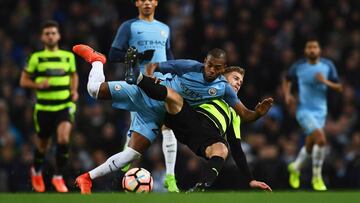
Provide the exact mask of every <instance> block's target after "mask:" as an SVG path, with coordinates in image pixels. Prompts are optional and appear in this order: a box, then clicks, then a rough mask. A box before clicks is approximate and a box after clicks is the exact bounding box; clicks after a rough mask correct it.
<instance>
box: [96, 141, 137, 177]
mask: <svg viewBox="0 0 360 203" xmlns="http://www.w3.org/2000/svg"><path fill="white" fill-rule="evenodd" d="M140 157H141V154H140V153H139V152H137V151H136V150H134V149H132V148H130V147H127V148H125V149H124V151H122V152H119V153H117V154H115V155H113V156H111V157H110V158H108V159H107V160H106V161H105V163H103V164H101V165H100V166H98V167H96V168H94V169H93V170H91V171H90V172H89V174H90V178H91V179H94V178H98V177H101V176H104V175H106V174H108V173H110V172H113V171H117V170H119V169H121V168H122V167H123V166H125V165H126V164H128V163H130V162H132V161H134V160H136V159H138V158H140Z"/></svg>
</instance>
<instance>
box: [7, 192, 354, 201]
mask: <svg viewBox="0 0 360 203" xmlns="http://www.w3.org/2000/svg"><path fill="white" fill-rule="evenodd" d="M26 202H29V203H45V202H46V203H82V202H86V203H98V202H99V203H100V202H101V203H117V202H119V203H128V202H129V203H145V202H146V203H149V202H154V203H161V202H166V203H178V202H179V203H180V202H181V203H187V202H189V203H190V202H191V203H229V202H245V203H257V202H259V203H267V202H274V203H275V202H276V203H312V202H314V203H325V202H326V203H352V202H354V203H355V202H357V203H359V202H360V191H351V192H350V191H346V192H344V191H341V192H304V191H302V192H273V193H265V192H214V193H212V192H206V193H192V194H185V193H181V194H166V193H163V194H160V193H152V194H130V193H94V194H92V195H80V194H77V193H69V194H58V193H44V194H35V193H0V203H26Z"/></svg>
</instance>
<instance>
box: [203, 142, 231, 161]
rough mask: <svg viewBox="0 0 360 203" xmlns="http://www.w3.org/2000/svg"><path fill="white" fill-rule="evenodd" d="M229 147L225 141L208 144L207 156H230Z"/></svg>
mask: <svg viewBox="0 0 360 203" xmlns="http://www.w3.org/2000/svg"><path fill="white" fill-rule="evenodd" d="M228 153H229V151H228V148H227V147H226V146H225V144H224V143H221V142H218V143H215V144H212V145H211V146H208V147H207V148H206V150H205V154H206V157H207V158H211V157H213V156H220V157H222V158H224V159H226V157H227V156H228Z"/></svg>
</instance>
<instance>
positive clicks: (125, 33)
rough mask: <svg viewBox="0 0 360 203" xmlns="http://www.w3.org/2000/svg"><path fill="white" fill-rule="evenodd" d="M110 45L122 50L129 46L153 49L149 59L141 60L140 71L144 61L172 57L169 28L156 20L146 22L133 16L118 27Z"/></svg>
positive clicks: (142, 49) (163, 59)
mask: <svg viewBox="0 0 360 203" xmlns="http://www.w3.org/2000/svg"><path fill="white" fill-rule="evenodd" d="M111 46H112V47H114V48H117V49H119V50H123V51H126V50H127V49H128V48H129V47H130V46H134V47H136V48H137V49H138V51H139V52H144V51H146V50H155V52H154V55H153V57H152V59H151V60H150V61H143V62H142V63H141V64H140V68H141V72H143V71H144V65H145V64H146V63H149V62H162V61H166V60H169V59H173V56H172V54H171V51H170V29H169V27H168V26H167V25H166V24H164V23H162V22H160V21H157V20H153V21H152V22H148V21H144V20H140V19H139V18H135V19H132V20H128V21H126V22H124V23H123V24H122V25H121V26H120V27H119V29H118V31H117V33H116V36H115V39H114V41H113V43H112V45H111Z"/></svg>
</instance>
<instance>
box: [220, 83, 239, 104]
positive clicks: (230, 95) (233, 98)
mask: <svg viewBox="0 0 360 203" xmlns="http://www.w3.org/2000/svg"><path fill="white" fill-rule="evenodd" d="M224 100H225V102H226V103H228V104H229V105H230V106H231V107H235V105H236V104H237V103H240V99H239V98H238V96H237V94H236V92H235V91H234V89H233V88H232V87H231V86H230V85H229V84H228V83H227V84H226V86H225V95H224Z"/></svg>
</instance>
